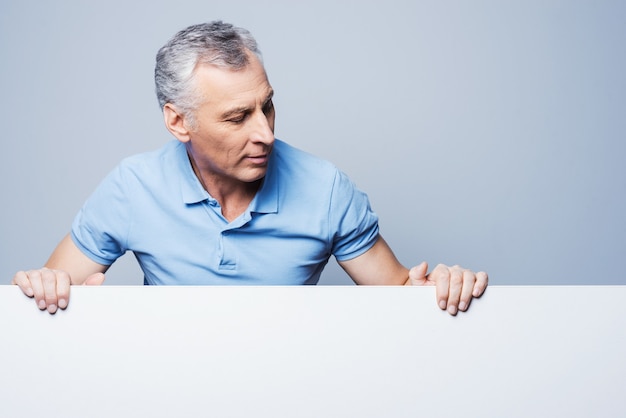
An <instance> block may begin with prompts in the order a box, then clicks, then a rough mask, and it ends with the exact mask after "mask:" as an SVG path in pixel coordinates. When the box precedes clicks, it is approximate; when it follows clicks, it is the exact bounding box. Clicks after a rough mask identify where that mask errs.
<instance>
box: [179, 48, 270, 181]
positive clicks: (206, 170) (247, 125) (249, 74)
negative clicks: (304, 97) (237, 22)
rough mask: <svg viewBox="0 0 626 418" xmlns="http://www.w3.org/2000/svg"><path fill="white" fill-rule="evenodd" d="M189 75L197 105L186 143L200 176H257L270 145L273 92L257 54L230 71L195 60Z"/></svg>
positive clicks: (264, 166)
mask: <svg viewBox="0 0 626 418" xmlns="http://www.w3.org/2000/svg"><path fill="white" fill-rule="evenodd" d="M195 79H196V88H197V93H199V94H200V96H201V98H202V102H201V103H202V104H200V105H199V106H198V108H197V110H196V111H195V113H194V114H195V118H196V123H195V126H194V127H193V129H192V130H191V132H190V140H189V142H188V144H187V145H188V150H189V152H190V154H191V156H192V157H193V159H194V162H195V164H196V166H197V169H199V170H200V173H201V175H202V177H203V180H204V181H205V182H210V181H217V182H218V183H221V184H223V183H225V182H226V183H227V184H229V183H230V184H232V183H233V182H235V183H242V182H243V183H250V182H254V181H257V180H260V179H262V178H263V177H264V176H265V173H266V171H267V163H268V160H269V156H270V153H271V151H272V146H273V144H274V105H273V103H272V96H273V93H274V92H273V90H272V86H270V84H269V81H268V80H267V76H266V74H265V70H264V69H263V66H262V65H261V63H260V62H259V60H258V58H256V57H255V56H254V55H250V62H249V64H248V65H247V66H246V67H245V68H243V69H241V70H236V71H234V70H231V69H225V68H218V67H215V66H212V65H199V66H198V67H197V68H196V73H195Z"/></svg>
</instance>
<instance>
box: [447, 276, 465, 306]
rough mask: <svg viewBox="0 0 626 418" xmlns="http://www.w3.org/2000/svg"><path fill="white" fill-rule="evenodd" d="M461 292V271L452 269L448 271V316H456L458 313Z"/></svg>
mask: <svg viewBox="0 0 626 418" xmlns="http://www.w3.org/2000/svg"><path fill="white" fill-rule="evenodd" d="M462 290H463V271H462V270H461V269H460V268H457V267H453V268H452V269H451V270H450V288H449V290H448V313H449V314H450V315H456V313H457V312H458V308H459V300H460V299H461V291H462Z"/></svg>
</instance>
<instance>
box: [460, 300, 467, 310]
mask: <svg viewBox="0 0 626 418" xmlns="http://www.w3.org/2000/svg"><path fill="white" fill-rule="evenodd" d="M465 308H467V305H466V304H465V302H463V301H461V302H459V311H464V310H465Z"/></svg>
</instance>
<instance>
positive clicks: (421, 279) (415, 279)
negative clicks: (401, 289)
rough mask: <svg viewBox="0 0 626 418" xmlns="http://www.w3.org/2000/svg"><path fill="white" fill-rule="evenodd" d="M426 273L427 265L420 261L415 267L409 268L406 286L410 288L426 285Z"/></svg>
mask: <svg viewBox="0 0 626 418" xmlns="http://www.w3.org/2000/svg"><path fill="white" fill-rule="evenodd" d="M427 271H428V263H426V262H425V261H422V262H421V263H420V264H418V265H417V266H415V267H413V268H411V270H409V280H407V282H406V285H411V286H423V285H425V284H427V281H428V280H427V279H426V272H427Z"/></svg>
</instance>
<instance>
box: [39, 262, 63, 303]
mask: <svg viewBox="0 0 626 418" xmlns="http://www.w3.org/2000/svg"><path fill="white" fill-rule="evenodd" d="M41 283H42V285H43V292H44V300H45V302H46V307H47V308H48V312H49V313H51V314H53V313H55V312H56V311H57V307H58V306H59V305H58V298H57V274H56V272H55V271H54V270H50V269H42V270H41Z"/></svg>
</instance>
